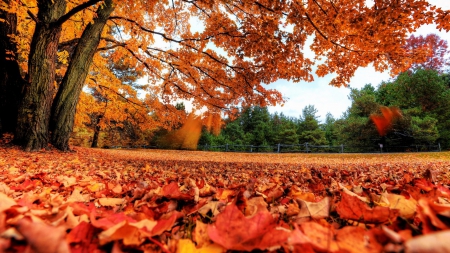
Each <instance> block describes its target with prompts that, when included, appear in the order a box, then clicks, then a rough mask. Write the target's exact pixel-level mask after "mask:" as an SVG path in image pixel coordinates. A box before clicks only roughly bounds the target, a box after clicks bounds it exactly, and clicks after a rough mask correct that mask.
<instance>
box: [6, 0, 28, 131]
mask: <svg viewBox="0 0 450 253" xmlns="http://www.w3.org/2000/svg"><path fill="white" fill-rule="evenodd" d="M6 4H9V0H6ZM0 19H3V20H4V22H0V134H1V133H5V132H11V133H12V132H14V130H15V128H16V123H17V110H18V107H19V102H20V101H21V100H22V88H23V85H24V83H25V80H23V78H22V76H21V75H20V67H19V64H18V63H17V61H16V55H17V47H16V45H15V44H14V43H13V42H12V41H11V39H10V36H11V35H14V34H16V33H17V16H16V14H14V13H8V12H6V11H5V10H3V9H0Z"/></svg>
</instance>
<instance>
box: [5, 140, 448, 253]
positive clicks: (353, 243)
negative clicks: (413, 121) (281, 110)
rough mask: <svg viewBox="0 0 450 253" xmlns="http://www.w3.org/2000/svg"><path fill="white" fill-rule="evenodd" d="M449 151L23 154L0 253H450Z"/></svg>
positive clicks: (17, 161) (11, 179) (12, 180)
mask: <svg viewBox="0 0 450 253" xmlns="http://www.w3.org/2000/svg"><path fill="white" fill-rule="evenodd" d="M449 167H450V153H447V152H442V153H429V154H395V155H387V154H382V155H380V154H372V155H349V154H326V155H325V154H324V155H310V154H245V153H209V152H188V151H161V150H136V151H131V150H99V149H85V148H75V152H72V153H61V152H58V151H52V150H47V151H41V152H34V153H26V152H23V151H21V150H20V149H18V148H16V147H12V146H9V145H8V144H4V143H3V144H0V235H1V237H0V252H26V251H27V250H28V252H226V251H228V252H230V251H266V252H268V251H275V252H358V253H360V252H381V251H386V252H448V251H450V246H449V245H450V244H448V243H447V242H446V240H445V238H449V237H450V229H449V228H450V190H449V183H450V182H449V181H450V180H449V179H450V170H449Z"/></svg>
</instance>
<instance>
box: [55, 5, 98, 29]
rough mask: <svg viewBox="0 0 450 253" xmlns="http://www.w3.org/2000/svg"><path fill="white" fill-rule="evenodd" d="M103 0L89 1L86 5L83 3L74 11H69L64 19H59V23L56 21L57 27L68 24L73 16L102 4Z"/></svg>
mask: <svg viewBox="0 0 450 253" xmlns="http://www.w3.org/2000/svg"><path fill="white" fill-rule="evenodd" d="M101 1H103V0H89V1H87V2H85V3H82V4H80V5H78V6H76V7H74V8H73V9H71V10H70V11H68V12H67V13H66V14H64V15H63V16H62V17H60V18H59V19H58V21H56V24H57V25H62V24H63V23H64V22H66V21H67V20H69V18H71V17H72V16H73V15H75V14H77V13H78V12H80V11H82V10H84V9H86V8H88V7H90V6H92V5H94V4H97V3H98V2H101Z"/></svg>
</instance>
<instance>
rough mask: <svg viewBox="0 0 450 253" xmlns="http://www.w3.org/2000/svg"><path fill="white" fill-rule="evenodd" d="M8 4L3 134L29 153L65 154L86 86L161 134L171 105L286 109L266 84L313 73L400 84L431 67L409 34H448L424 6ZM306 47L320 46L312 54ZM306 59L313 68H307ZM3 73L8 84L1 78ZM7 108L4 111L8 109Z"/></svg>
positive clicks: (43, 0)
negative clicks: (421, 30)
mask: <svg viewBox="0 0 450 253" xmlns="http://www.w3.org/2000/svg"><path fill="white" fill-rule="evenodd" d="M3 3H4V4H3V5H2V6H1V9H0V19H1V21H2V22H0V31H1V33H0V35H1V36H0V40H1V42H2V43H4V44H5V45H7V46H8V47H5V49H6V52H2V55H1V56H3V57H2V59H1V61H2V62H1V64H0V65H1V66H7V65H5V64H6V63H8V62H11V61H13V62H17V63H18V66H16V67H15V70H16V72H17V73H21V75H20V76H17V75H15V76H14V75H10V76H8V75H2V77H1V79H2V82H1V86H0V89H1V90H2V92H3V91H8V92H9V93H15V96H16V97H17V96H19V97H20V99H19V101H20V102H19V103H18V104H17V106H16V110H17V111H16V112H13V113H11V115H3V114H2V119H1V122H6V121H8V122H10V121H14V122H16V124H13V125H5V126H7V127H8V128H9V129H4V130H2V131H7V130H12V131H13V132H14V134H15V135H14V136H15V142H16V143H18V144H21V145H22V146H24V147H25V149H26V150H38V149H40V148H43V147H46V145H47V143H48V142H50V143H52V144H53V145H54V146H55V147H57V148H59V149H62V150H67V149H68V148H69V146H68V140H69V136H70V133H71V132H72V130H73V125H74V121H75V111H76V106H77V104H79V103H78V102H79V101H83V100H80V96H81V94H82V92H83V91H82V90H83V87H84V86H85V85H87V86H88V87H90V88H91V89H93V90H96V91H99V90H104V91H106V90H109V91H110V93H109V94H110V95H112V94H115V95H114V100H111V101H117V100H127V102H131V103H135V104H139V105H140V106H142V107H144V108H146V110H147V112H146V113H147V114H151V115H152V118H151V119H148V120H154V121H155V122H158V121H159V122H161V121H164V122H174V121H175V118H174V119H172V118H171V116H172V115H176V114H173V113H171V112H175V111H176V108H174V106H171V105H170V103H173V102H174V101H177V100H178V99H186V100H190V101H192V104H193V107H194V109H197V110H200V109H204V108H205V107H206V108H207V109H208V110H209V111H211V112H213V113H212V115H214V112H215V113H218V112H220V111H222V112H225V113H229V114H232V113H234V110H233V108H235V106H237V105H239V106H244V107H245V106H250V105H260V106H266V105H273V104H276V103H282V102H283V97H282V96H281V94H280V93H279V92H277V91H275V90H271V89H267V88H266V87H265V85H264V84H270V83H272V82H274V81H276V80H278V79H287V80H292V81H295V82H298V81H311V80H312V79H313V75H312V74H313V66H314V65H315V64H316V65H317V70H316V74H317V75H318V76H319V77H320V76H324V75H327V74H329V73H335V74H336V77H335V78H334V79H333V80H332V81H331V85H335V86H341V85H346V84H348V82H349V80H350V78H351V77H352V76H353V74H354V72H355V71H356V69H357V68H358V67H361V66H363V67H364V66H367V65H368V64H369V63H373V65H374V66H375V69H376V70H378V71H385V70H388V69H389V70H390V71H391V72H392V73H393V74H397V73H400V72H401V71H403V70H405V69H407V68H408V67H409V66H410V65H411V62H416V61H419V62H420V61H423V60H424V59H423V57H422V56H423V54H422V53H417V54H410V53H409V52H408V48H407V47H405V44H406V39H407V37H408V34H409V33H410V32H412V31H414V30H415V29H417V28H418V27H419V26H420V25H422V24H429V23H432V22H434V23H436V24H437V26H438V28H439V29H444V30H446V31H448V30H450V22H449V18H450V15H448V14H449V11H448V10H442V9H439V8H436V7H434V6H432V5H430V4H429V3H428V2H427V1H423V0H401V1H395V2H391V1H375V3H374V4H373V5H372V6H368V5H366V1H365V0H358V1H353V0H352V1H350V0H343V1H336V2H335V1H322V0H311V1H301V2H300V1H269V0H260V1H254V0H252V1H250V0H244V1H219V0H218V1H203V0H202V1H200V0H199V1H184V0H179V1H175V0H174V1H150V0H143V1H131V0H128V1H114V0H88V1H78V0H75V1H67V0H37V1H35V0H24V1H13V0H3ZM6 21H8V22H6ZM193 24H198V25H196V27H193V26H194V25H193ZM194 28H195V29H194ZM310 37H312V38H313V43H312V45H311V46H310V48H305V44H306V41H307V39H308V38H310ZM310 50H311V51H312V52H314V53H315V57H314V58H312V59H309V58H307V57H306V56H305V52H306V51H310ZM418 50H424V51H426V49H424V48H423V47H419V49H418ZM6 54H7V55H8V57H7V56H6ZM111 63H113V64H119V63H120V64H122V65H123V66H126V68H131V69H133V70H134V71H135V72H134V73H135V75H136V76H137V77H142V78H144V77H145V78H146V79H147V82H146V84H145V85H143V86H141V87H140V88H139V89H140V90H141V91H143V92H144V93H145V94H147V97H146V98H145V99H142V98H139V96H138V95H137V94H134V92H131V91H130V89H129V85H128V86H127V85H124V83H123V82H122V81H118V80H120V78H121V76H120V73H119V72H118V71H116V70H115V69H114V68H113V69H111V68H110V67H109V66H111ZM8 68H9V66H8ZM1 72H2V73H5V72H7V73H12V72H11V70H10V69H8V70H7V69H5V67H2V69H1ZM11 87H15V88H16V89H12V88H11ZM104 96H105V95H104ZM8 97H14V96H12V95H11V96H8ZM81 97H82V96H81ZM111 98H112V96H111V97H110V99H111ZM1 105H2V108H0V109H1V111H3V110H4V109H5V107H6V106H7V105H5V103H1ZM162 118H164V120H162ZM206 121H208V120H206ZM2 124H4V123H2ZM150 125H151V124H150ZM2 129H3V128H2Z"/></svg>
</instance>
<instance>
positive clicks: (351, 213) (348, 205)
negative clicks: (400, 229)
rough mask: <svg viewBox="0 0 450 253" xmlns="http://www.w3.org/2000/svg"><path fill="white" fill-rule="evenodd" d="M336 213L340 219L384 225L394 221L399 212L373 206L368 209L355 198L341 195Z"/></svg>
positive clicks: (345, 194)
mask: <svg viewBox="0 0 450 253" xmlns="http://www.w3.org/2000/svg"><path fill="white" fill-rule="evenodd" d="M336 211H337V212H338V214H339V216H340V217H341V218H342V219H349V220H355V221H360V222H364V223H385V222H389V221H393V220H395V218H397V216H398V214H399V211H398V210H397V209H390V208H389V207H382V206H375V207H373V208H370V207H369V206H367V204H366V203H364V202H362V201H361V200H360V199H358V198H357V197H355V196H351V195H349V194H347V193H344V192H342V193H341V201H340V202H339V203H338V204H337V207H336Z"/></svg>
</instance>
